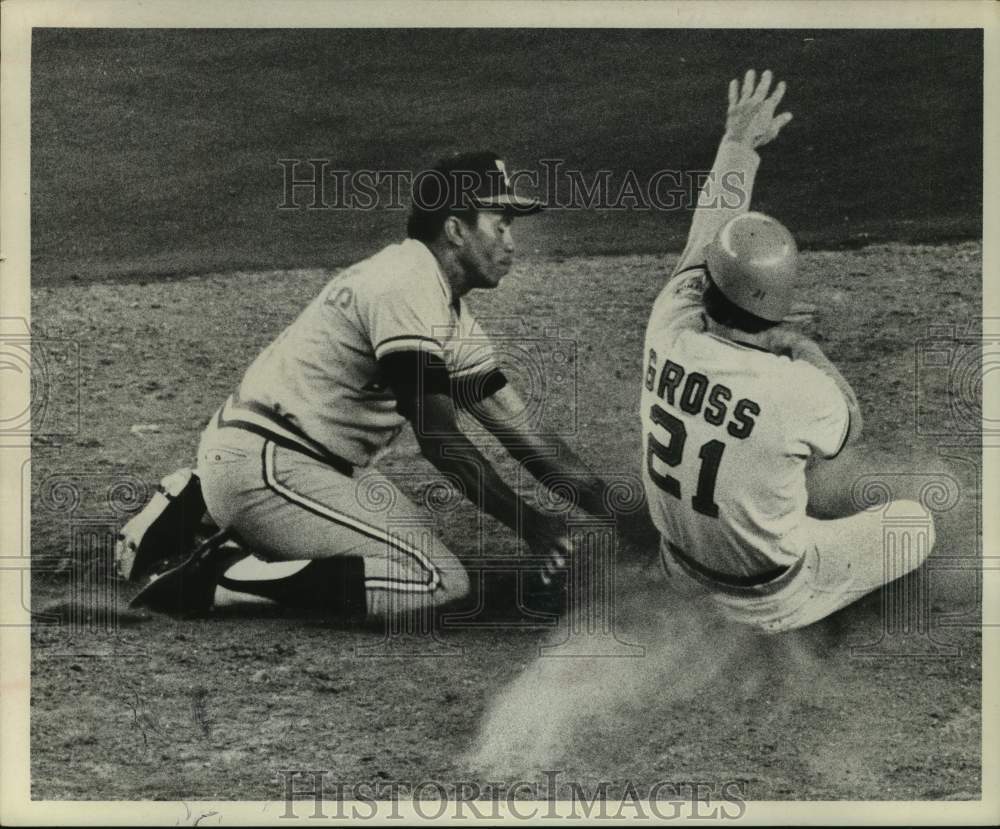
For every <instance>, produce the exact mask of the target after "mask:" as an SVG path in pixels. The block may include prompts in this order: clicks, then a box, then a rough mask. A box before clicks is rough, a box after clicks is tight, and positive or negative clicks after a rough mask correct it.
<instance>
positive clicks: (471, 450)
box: [381, 352, 569, 565]
mask: <svg viewBox="0 0 1000 829" xmlns="http://www.w3.org/2000/svg"><path fill="white" fill-rule="evenodd" d="M381 365H382V368H383V371H384V372H385V374H386V378H387V380H388V382H389V385H390V386H391V387H392V390H393V392H394V393H395V395H396V399H397V401H398V405H399V410H400V412H402V413H403V414H404V415H405V416H406V418H407V419H408V420H409V421H410V423H411V425H412V426H413V432H414V434H415V435H416V438H417V443H418V444H420V451H421V454H423V456H424V457H425V458H426V459H427V460H429V461H430V462H431V463H432V464H434V466H435V467H437V468H438V469H439V470H440V471H441V472H443V473H445V474H446V475H450V476H453V477H454V478H455V479H457V480H458V482H459V483H460V485H461V487H462V489H463V490H464V493H465V495H466V497H467V498H468V499H469V500H470V501H472V502H473V503H474V504H475V505H476V506H477V507H479V509H481V510H482V511H483V512H486V513H489V514H490V515H492V516H493V517H494V518H496V519H498V520H500V521H502V522H503V523H504V524H506V525H507V526H508V527H510V528H511V529H512V530H514V531H515V532H516V533H518V534H519V535H520V536H521V537H522V538H523V539H524V540H525V541H526V542H527V543H528V545H529V546H530V547H531V548H532V550H533V551H534V552H535V553H537V554H539V555H547V556H552V557H553V558H555V559H561V560H562V561H561V562H560V565H562V564H565V561H566V560H567V559H568V557H569V541H568V539H567V538H566V535H565V528H564V526H563V522H562V521H561V520H560V519H559V518H558V517H554V516H549V515H546V514H545V513H542V512H541V511H539V510H537V509H535V508H533V507H532V506H531V505H530V504H527V503H526V502H525V501H524V499H523V498H521V496H520V495H518V493H516V492H514V491H513V490H512V489H511V488H510V487H509V486H507V483H506V482H505V481H504V480H503V478H501V477H500V475H498V474H497V472H496V470H495V469H494V468H493V466H492V465H491V464H490V462H489V461H488V460H487V459H486V458H485V457H484V456H483V454H482V452H480V451H479V449H478V448H477V447H476V446H475V444H473V443H472V441H470V440H469V439H468V437H466V435H465V434H464V433H463V432H462V431H461V429H460V428H459V426H458V422H457V418H456V412H455V404H454V401H453V400H452V396H451V380H450V378H449V375H448V370H447V368H446V367H445V364H444V361H443V360H441V359H440V358H437V357H434V356H430V355H426V354H425V355H421V354H419V353H417V352H399V353H397V354H394V355H390V356H389V357H387V358H384V359H383V360H382V361H381Z"/></svg>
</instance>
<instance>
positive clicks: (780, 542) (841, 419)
mask: <svg viewBox="0 0 1000 829" xmlns="http://www.w3.org/2000/svg"><path fill="white" fill-rule="evenodd" d="M771 80H772V78H771V73H770V72H769V71H768V72H764V73H763V75H762V76H761V79H760V82H759V83H757V82H756V74H755V73H754V72H753V70H751V71H749V72H747V74H746V76H745V78H744V80H743V83H742V87H741V86H740V84H739V83H738V82H737V81H735V80H734V81H732V82H731V83H730V87H729V109H728V115H727V120H726V132H725V135H724V136H723V139H722V142H721V144H720V145H719V149H718V153H717V155H716V158H715V163H714V166H713V169H712V173H711V175H710V176H709V179H708V181H707V183H706V184H705V186H704V188H703V190H702V193H701V194H700V198H699V203H698V207H697V209H696V211H695V215H694V218H693V220H692V226H691V231H690V235H689V238H688V243H687V246H686V248H685V250H684V252H683V254H682V255H681V258H680V260H679V262H678V264H677V266H676V268H675V270H674V272H673V275H672V276H671V278H670V280H669V281H668V283H667V285H666V287H665V288H664V289H663V291H662V292H661V293H660V295H659V297H658V298H657V300H656V302H655V304H654V306H653V309H652V313H651V315H650V319H649V324H648V328H647V331H646V338H645V362H646V372H645V378H644V380H645V382H644V386H643V390H642V410H641V415H642V424H643V439H644V447H643V449H644V462H643V479H644V484H645V488H646V496H647V499H648V501H649V506H650V512H651V516H652V518H653V522H654V523H655V524H656V526H657V528H658V529H659V531H660V534H661V544H660V548H661V549H660V553H661V559H662V562H663V565H664V569H665V570H666V573H667V575H668V576H669V578H670V581H671V582H672V583H673V585H674V586H676V587H678V588H680V589H681V591H682V592H685V593H695V594H701V595H704V594H706V593H707V594H708V595H709V596H710V597H711V598H712V599H714V601H715V602H716V603H717V604H718V605H719V606H721V609H722V611H723V613H724V614H725V615H726V616H727V617H729V618H730V619H732V620H734V621H737V622H741V623H745V624H748V625H753V626H756V627H759V628H762V629H764V630H766V631H769V632H780V631H787V630H792V629H795V628H799V627H802V626H804V625H808V624H811V623H813V622H816V621H817V620H819V619H821V618H823V617H825V616H827V615H828V614H830V613H832V612H834V611H836V610H838V609H839V608H842V607H844V606H845V605H847V604H849V603H850V602H852V601H855V600H856V599H858V598H860V597H861V596H863V595H865V594H866V593H869V592H871V591H873V590H876V589H878V588H879V587H881V586H882V585H883V584H885V583H886V582H887V581H890V580H892V579H894V578H898V577H899V576H902V575H904V574H905V573H907V572H909V571H911V570H913V569H915V568H916V567H918V566H919V565H920V564H921V563H922V562H923V561H924V559H925V558H926V557H927V555H928V554H929V552H930V550H931V547H932V546H933V544H934V525H933V520H932V516H931V515H930V514H929V512H928V511H927V510H926V509H925V508H924V507H923V506H922V505H921V504H919V503H917V502H916V501H904V500H901V501H895V502H893V503H890V504H888V505H883V506H881V507H877V508H873V509H869V510H859V509H857V508H856V507H853V506H852V505H851V503H850V498H849V497H848V495H849V491H850V485H851V484H852V483H853V479H852V478H851V477H850V471H849V470H851V469H853V468H854V466H853V464H852V463H851V462H850V461H848V460H847V456H848V455H850V453H851V450H850V449H848V448H847V447H849V446H851V444H854V443H855V442H856V441H857V439H858V437H859V435H860V434H861V428H862V421H861V413H860V411H859V409H858V401H857V398H856V396H855V394H854V392H853V390H852V389H851V387H850V385H849V384H848V382H847V381H846V380H845V379H844V377H843V376H842V375H841V373H840V372H839V371H838V370H837V369H836V367H834V365H833V364H832V363H831V362H830V361H829V360H828V359H827V358H826V356H825V355H824V354H823V352H822V351H821V350H820V348H819V347H818V346H817V345H816V344H815V343H814V342H812V341H811V340H810V339H808V338H807V337H806V336H804V335H803V334H801V333H798V332H797V331H795V330H794V329H792V328H791V327H790V326H789V325H788V324H787V323H786V322H783V321H785V320H786V319H787V318H789V315H790V312H791V311H792V310H793V299H794V298H795V294H796V284H797V279H798V269H797V261H796V260H797V249H796V245H795V241H794V239H793V238H792V236H791V234H790V233H789V232H788V231H787V230H786V229H785V227H784V226H782V225H781V224H780V223H779V222H777V221H775V220H774V219H772V218H770V217H769V216H765V215H763V214H761V213H755V212H749V211H748V206H749V201H750V194H751V192H752V187H753V181H754V175H755V173H756V170H757V166H758V164H759V162H760V159H759V157H758V155H757V153H756V151H755V148H756V147H758V146H761V145H764V144H766V143H768V142H769V141H771V140H772V139H773V138H775V137H776V136H777V134H778V132H779V131H780V130H781V128H782V127H783V126H784V125H785V124H786V123H787V122H788V121H789V120H790V119H791V115H790V114H787V113H785V114H782V115H777V116H776V115H775V109H776V107H777V105H778V103H779V101H780V100H781V98H782V96H783V95H784V91H785V85H784V83H780V84H778V85H777V87H776V88H775V89H774V91H773V93H771V94H769V93H770V92H771ZM736 184H738V185H740V188H739V189H740V190H741V191H742V192H736V191H735V189H734V185H736ZM889 516H894V517H895V518H896V519H899V518H900V517H902V518H904V519H910V524H909V526H910V529H906V528H904V529H903V530H898V529H897V530H896V532H895V533H894V534H893V533H886V532H885V529H886V519H887V517H889ZM895 523H896V525H897V526H898V524H899V522H898V520H897V521H896V522H895ZM904 523H905V522H904ZM890 536H891V538H890ZM887 539H889V540H888V541H887Z"/></svg>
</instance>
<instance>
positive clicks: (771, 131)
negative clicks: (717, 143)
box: [726, 69, 792, 147]
mask: <svg viewBox="0 0 1000 829" xmlns="http://www.w3.org/2000/svg"><path fill="white" fill-rule="evenodd" d="M772 79H773V76H772V74H771V70H770V69H767V70H765V72H764V74H763V75H761V76H760V83H757V73H756V72H755V71H754V70H753V69H748V70H747V73H746V75H744V76H743V85H742V87H741V86H740V83H739V81H738V80H736V79H735V78H734V79H733V80H731V81H730V82H729V109H728V110H727V112H726V138H728V139H729V140H730V141H737V142H739V143H742V144H746V145H747V146H748V147H762V146H764V145H765V144H767V143H769V142H770V141H773V140H774V139H775V138H776V137H777V135H778V133H779V132H780V131H781V128H782V127H783V126H785V124H787V123H788V122H789V121H791V120H792V114H791V113H790V112H784V113H782V114H781V115H777V116H776V115H775V114H774V111H775V109H777V107H778V104H779V103H780V102H781V99H782V97H783V96H784V94H785V82H784V81H781V82H780V83H779V84H778V85H777V86H776V87H775V88H774V91H773V92H771V94H770V95H768V92H770V90H771V81H772Z"/></svg>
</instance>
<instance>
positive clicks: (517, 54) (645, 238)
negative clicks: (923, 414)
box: [31, 18, 983, 284]
mask: <svg viewBox="0 0 1000 829" xmlns="http://www.w3.org/2000/svg"><path fill="white" fill-rule="evenodd" d="M735 22H738V21H734V23H735ZM849 22H850V21H849V20H847V19H846V18H845V23H849ZM982 60H983V58H982V36H981V33H980V32H979V31H977V30H936V31H923V30H921V31H907V30H897V31H892V30H881V31H830V30H826V31H824V30H818V31H791V30H785V31H736V30H733V31H728V30H714V31H713V30H556V29H552V30H520V29H510V30H464V29H456V30H440V29H438V30H238V29H237V30H127V29H117V30H113V29H103V30H102V29H75V30H70V29H35V30H34V33H33V42H32V62H33V63H32V192H31V201H32V260H33V265H32V277H33V279H34V281H35V283H36V284H56V283H59V282H61V281H63V280H67V279H82V280H99V279H103V278H107V277H123V276H136V275H138V276H143V277H150V276H164V277H165V276H174V275H181V274H188V273H198V272H207V271H215V270H231V269H236V268H242V269H250V268H258V269H280V268H289V267H313V266H327V267H329V266H336V265H341V264H344V263H346V262H349V261H351V260H353V259H356V258H358V257H360V256H363V255H366V254H367V253H369V252H371V251H373V250H374V249H376V248H377V247H378V246H380V245H382V244H384V243H386V242H388V241H390V240H393V239H396V238H398V237H399V236H401V235H402V233H403V225H404V222H405V214H404V213H403V212H400V211H390V210H375V211H359V210H351V211H334V210H319V211H307V210H305V209H303V210H293V211H287V210H286V211H282V210H278V209H277V205H278V204H279V203H280V202H281V199H282V170H281V168H280V167H279V166H278V164H277V159H279V158H291V157H303V158H326V159H329V160H330V163H331V166H332V167H339V168H348V169H356V168H379V167H387V168H392V169H410V168H413V169H419V168H420V167H421V166H423V165H425V164H426V163H428V162H429V161H432V160H433V159H434V158H436V157H437V156H439V155H441V154H442V153H444V152H446V151H448V150H452V149H457V148H468V147H490V148H493V149H495V150H497V151H498V152H500V153H502V154H504V155H505V156H506V157H507V158H508V159H509V164H510V166H511V167H512V168H522V169H536V168H537V167H538V160H539V159H541V158H561V159H565V164H566V167H567V168H576V169H580V170H582V171H583V172H584V173H585V175H586V176H587V178H588V179H589V178H590V177H591V176H592V175H593V174H594V172H595V171H596V170H598V169H601V168H604V169H609V170H611V171H612V172H613V178H612V181H615V182H620V181H621V178H622V176H624V174H625V172H626V171H627V170H629V169H631V170H634V171H635V172H636V174H637V175H638V176H639V178H640V180H645V179H646V178H647V177H648V176H650V175H651V174H652V173H654V172H655V171H656V170H659V169H664V168H669V169H679V170H696V169H705V168H707V167H708V166H709V165H710V163H711V160H712V155H713V152H714V149H715V146H716V142H717V139H718V137H719V135H720V133H721V129H722V123H723V118H724V110H725V90H726V84H727V81H728V80H729V78H730V77H734V76H736V75H738V74H740V73H741V72H742V71H743V70H744V69H746V68H748V67H755V68H757V69H758V70H762V69H765V68H771V69H773V70H774V71H775V73H776V74H777V75H778V77H780V78H784V79H786V80H787V81H788V83H789V89H790V91H789V94H788V95H787V97H786V102H785V106H786V107H787V109H788V110H790V111H792V112H794V114H795V120H794V121H793V122H792V123H791V124H790V125H789V126H788V127H787V128H786V130H785V131H784V133H783V135H782V137H781V139H780V140H779V141H778V142H777V143H776V144H775V145H774V146H773V147H771V148H768V149H766V150H765V151H764V153H765V162H764V166H763V168H762V173H761V175H760V178H759V183H758V189H757V194H756V197H755V202H756V206H757V207H758V208H759V209H762V210H766V211H769V212H772V213H774V214H775V215H777V216H779V217H781V218H782V219H784V220H785V221H786V222H787V223H788V224H789V225H790V226H791V227H792V228H793V229H794V230H795V231H796V233H797V235H798V236H799V238H800V240H801V241H802V242H803V243H804V246H807V247H809V246H812V247H838V246H843V245H857V244H864V243H866V242H870V241H874V240H879V239H891V240H901V241H918V242H920V241H930V242H935V241H942V240H945V239H953V238H970V237H971V238H979V237H980V236H981V233H982V227H981V209H982V97H983V90H982ZM689 220H690V214H689V213H688V212H687V211H684V210H681V211H674V212H664V211H641V210H630V211H621V212H619V211H594V210H586V211H567V210H559V211H550V212H549V213H547V214H545V215H543V216H542V217H540V218H538V219H532V220H531V221H526V222H522V223H520V224H519V225H518V227H517V229H516V232H517V235H518V236H519V239H520V243H521V245H522V247H523V248H525V249H526V250H527V251H529V252H532V253H534V252H537V253H539V254H540V255H542V256H546V255H553V256H562V255H571V254H600V253H636V252H654V251H663V250H668V249H678V248H679V247H681V246H682V244H683V239H684V235H685V233H686V231H687V228H688V223H689Z"/></svg>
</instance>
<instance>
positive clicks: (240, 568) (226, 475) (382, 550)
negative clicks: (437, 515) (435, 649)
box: [198, 419, 469, 618]
mask: <svg viewBox="0 0 1000 829" xmlns="http://www.w3.org/2000/svg"><path fill="white" fill-rule="evenodd" d="M198 474H199V476H200V478H201V485H202V493H203V495H204V498H205V505H206V507H207V508H208V512H209V515H211V517H212V518H213V520H214V521H215V522H216V523H217V524H218V525H219V526H220V527H222V528H226V529H230V530H233V531H234V532H235V533H236V535H237V536H238V538H239V539H240V541H241V542H242V543H243V544H245V545H246V546H247V547H248V548H249V550H250V551H252V552H253V553H254V557H248V558H245V559H243V560H241V561H239V562H237V563H236V564H235V565H233V566H232V567H231V568H229V570H227V572H226V574H225V576H226V579H225V583H226V584H227V585H228V586H229V587H230V589H235V588H234V587H233V585H234V584H237V583H238V582H239V581H240V580H241V579H242V580H246V581H260V580H266V579H268V578H274V579H280V578H284V577H288V576H291V575H294V574H295V573H296V572H298V571H300V570H302V568H304V567H305V566H306V564H305V562H307V561H308V560H313V559H327V558H331V557H334V556H353V557H357V558H360V559H361V560H362V561H363V562H364V590H365V597H366V601H367V614H368V616H369V617H370V618H384V617H387V616H391V615H394V614H398V613H409V612H412V611H416V610H424V609H427V608H431V607H436V606H440V605H442V604H445V603H448V602H451V601H454V600H457V599H461V598H462V597H464V596H465V595H466V594H467V593H468V590H469V580H468V576H467V574H466V572H465V568H464V567H463V566H462V564H461V563H460V562H459V560H458V559H457V558H456V557H455V556H454V555H453V554H452V553H451V551H450V550H448V548H447V547H446V546H445V545H444V543H443V542H442V541H441V539H440V538H439V537H438V536H437V535H436V534H435V532H434V530H433V527H432V526H430V525H431V521H430V518H429V516H428V514H427V513H426V512H425V511H423V510H421V509H420V508H418V507H417V506H416V505H415V504H414V503H412V502H411V501H410V500H409V499H408V498H407V497H406V496H405V495H404V494H403V492H402V491H400V489H399V488H398V487H397V486H396V485H395V484H394V483H393V482H392V481H390V480H389V479H388V478H387V477H386V476H385V475H383V474H381V473H380V472H378V471H377V470H374V469H355V470H354V474H353V476H349V475H346V474H344V473H343V472H341V471H338V470H337V469H335V468H333V467H331V466H330V465H328V464H326V463H323V462H322V461H320V460H317V459H314V458H313V457H310V456H309V455H306V454H304V453H302V452H299V451H296V450H294V449H291V448H288V447H286V446H283V445H278V444H277V443H275V442H274V441H272V440H270V439H268V438H267V437H266V436H263V435H260V434H254V433H252V432H249V431H246V430H244V429H241V428H238V427H230V426H222V425H219V424H218V421H217V420H215V419H213V421H212V423H211V424H210V425H209V426H208V428H206V429H205V431H204V432H203V434H202V438H201V443H200V445H199V448H198Z"/></svg>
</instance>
